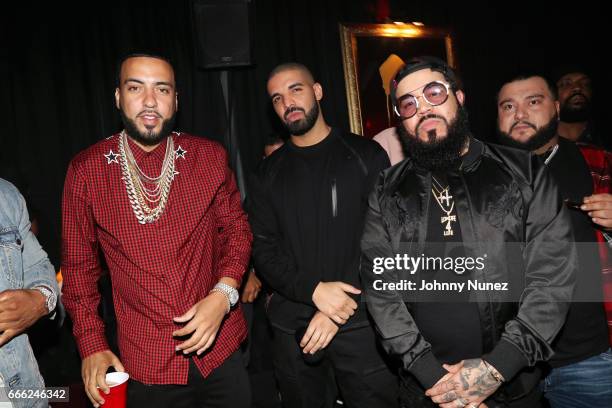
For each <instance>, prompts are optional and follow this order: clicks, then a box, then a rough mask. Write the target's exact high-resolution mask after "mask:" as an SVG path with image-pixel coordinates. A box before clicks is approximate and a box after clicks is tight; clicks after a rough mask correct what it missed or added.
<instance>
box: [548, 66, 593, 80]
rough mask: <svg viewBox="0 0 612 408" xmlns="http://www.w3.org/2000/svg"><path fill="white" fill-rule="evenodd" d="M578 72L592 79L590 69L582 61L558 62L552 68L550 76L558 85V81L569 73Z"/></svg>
mask: <svg viewBox="0 0 612 408" xmlns="http://www.w3.org/2000/svg"><path fill="white" fill-rule="evenodd" d="M577 72H579V73H581V74H584V75H586V76H588V77H589V79H592V78H591V72H590V70H589V69H588V68H587V67H585V66H584V64H582V63H580V62H565V63H561V64H558V65H557V66H555V67H554V68H553V69H552V70H551V72H550V75H549V77H550V79H551V80H552V82H553V83H554V84H555V86H556V85H557V82H559V80H560V79H561V78H563V77H564V76H566V75H567V74H572V73H577Z"/></svg>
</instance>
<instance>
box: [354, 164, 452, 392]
mask: <svg viewBox="0 0 612 408" xmlns="http://www.w3.org/2000/svg"><path fill="white" fill-rule="evenodd" d="M383 184H384V175H383V176H380V177H379V180H378V183H377V185H376V186H375V187H374V190H373V191H372V193H371V194H370V197H369V200H368V210H367V213H366V217H365V225H364V232H363V235H362V238H361V251H362V252H361V254H362V255H361V266H360V272H361V280H362V284H363V285H362V287H363V289H364V292H365V293H364V296H365V300H366V302H367V305H368V311H369V312H370V314H371V315H372V317H373V318H374V322H375V323H376V329H377V331H378V333H379V334H380V337H381V344H382V346H383V348H384V349H385V351H386V352H387V353H389V354H390V355H395V356H399V357H400V359H401V364H402V368H403V369H405V370H407V371H409V372H411V373H412V374H413V375H414V376H416V377H417V379H418V380H419V382H420V383H421V384H422V385H423V386H424V387H425V388H430V387H432V386H433V385H434V384H435V383H436V382H437V381H438V380H439V379H440V378H442V377H443V376H444V375H445V374H446V370H445V369H444V368H443V367H442V363H440V362H439V361H438V359H437V358H436V357H435V356H434V354H433V352H432V351H431V344H429V343H428V342H427V340H425V338H424V337H423V336H422V335H421V332H420V330H419V328H418V327H417V325H416V322H415V321H414V318H413V317H412V315H411V314H410V312H409V311H408V307H407V306H406V304H405V303H404V299H402V297H401V296H400V295H399V293H398V292H397V291H395V290H375V289H374V286H375V285H374V282H375V281H377V280H380V281H381V285H384V284H385V283H391V282H399V281H400V280H401V277H400V276H399V273H398V271H397V270H396V269H385V270H384V272H383V273H380V274H377V273H375V272H374V268H373V266H374V261H375V259H386V258H393V257H394V256H395V251H394V249H393V245H392V240H391V237H390V235H389V233H388V230H387V227H386V225H385V222H384V220H383V216H382V212H381V208H380V199H381V196H382V195H383V194H384V192H383Z"/></svg>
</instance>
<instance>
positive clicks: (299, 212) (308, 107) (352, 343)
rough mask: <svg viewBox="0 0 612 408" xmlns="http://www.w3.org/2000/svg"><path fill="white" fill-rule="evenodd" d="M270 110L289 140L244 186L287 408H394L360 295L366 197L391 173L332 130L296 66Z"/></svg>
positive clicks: (285, 72) (276, 84) (314, 88)
mask: <svg viewBox="0 0 612 408" xmlns="http://www.w3.org/2000/svg"><path fill="white" fill-rule="evenodd" d="M267 88H268V94H269V96H270V99H271V101H272V106H273V108H274V110H275V112H276V114H277V115H278V117H279V118H280V120H281V121H282V123H283V124H284V126H285V127H286V128H287V130H288V131H289V134H290V138H289V140H287V142H286V143H285V144H284V145H283V146H282V147H280V148H279V149H278V150H276V151H275V152H274V153H272V154H271V155H270V156H269V157H267V158H266V159H265V160H264V161H263V162H262V164H261V166H260V167H259V169H258V170H257V172H256V174H254V175H253V177H252V178H251V183H250V189H249V193H248V194H249V195H248V197H247V207H248V211H249V221H250V223H251V227H252V230H253V234H254V242H253V259H254V263H255V270H256V271H257V273H258V274H260V275H261V277H262V278H263V280H265V281H266V282H267V283H268V284H269V285H270V287H271V289H272V290H273V294H272V296H271V297H270V299H269V302H268V305H267V311H268V317H269V319H270V323H271V325H272V327H273V337H274V339H273V341H274V351H273V352H274V367H275V372H276V376H277V380H278V382H279V386H280V392H281V397H282V403H283V406H284V407H287V408H311V407H323V408H329V407H331V406H332V404H333V403H334V401H335V400H336V398H335V397H336V390H335V388H336V387H335V385H334V379H335V383H336V384H337V385H338V389H339V391H340V394H341V398H342V401H343V402H344V405H345V406H347V407H349V408H358V407H364V408H365V407H367V408H372V407H374V408H376V407H380V408H387V407H391V408H393V407H398V405H399V402H398V379H397V377H396V376H395V375H394V374H392V372H391V371H390V370H389V368H388V367H387V364H386V361H385V359H384V358H383V356H384V355H383V354H382V353H381V352H379V350H378V347H377V343H376V336H375V333H374V330H373V328H372V326H371V325H370V322H369V320H368V316H367V314H366V312H365V307H364V306H365V305H363V304H361V302H360V299H359V295H360V293H361V290H360V287H361V285H360V282H359V255H360V251H359V239H360V238H361V233H362V230H363V217H364V214H365V210H366V203H367V196H368V194H369V192H370V190H371V187H372V185H373V183H374V180H375V179H376V177H377V176H378V174H379V173H380V171H381V170H383V169H385V168H387V167H388V166H389V160H388V158H387V154H386V153H385V151H384V150H383V149H382V148H381V147H380V146H379V145H378V144H377V143H375V142H373V141H371V140H368V139H366V138H363V137H360V136H357V135H353V134H350V133H348V132H344V131H342V130H340V129H338V128H333V127H331V126H329V125H328V124H327V123H326V122H325V119H324V118H323V114H322V112H321V109H320V105H319V101H320V100H321V99H322V98H323V88H322V86H321V85H320V84H319V83H317V82H315V81H314V78H313V77H312V74H311V73H310V71H309V70H308V69H307V68H306V67H305V66H303V65H301V64H297V63H287V64H282V65H280V66H278V67H276V68H275V69H274V70H273V71H272V72H271V73H270V76H269V79H268V85H267Z"/></svg>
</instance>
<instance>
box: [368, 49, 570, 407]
mask: <svg viewBox="0 0 612 408" xmlns="http://www.w3.org/2000/svg"><path fill="white" fill-rule="evenodd" d="M392 98H393V102H394V107H395V111H396V114H397V115H398V116H399V118H400V125H399V126H398V127H397V132H398V135H399V136H400V140H401V142H402V145H403V148H404V152H405V154H406V156H407V159H406V160H404V161H403V162H402V163H401V164H398V165H396V166H395V167H393V168H391V169H388V170H386V171H385V172H383V173H382V175H381V176H380V177H379V180H378V182H377V183H376V185H375V187H374V191H373V192H372V194H371V195H370V198H369V209H368V212H367V214H366V221H365V228H364V234H363V237H362V264H361V274H362V284H363V290H364V291H365V293H366V300H367V307H368V310H369V312H370V314H371V315H372V317H373V318H374V321H375V324H376V327H377V329H378V333H379V335H380V337H381V340H382V344H383V348H384V349H385V350H386V351H387V352H388V353H389V354H391V355H394V356H396V357H398V358H399V360H400V362H401V366H402V369H401V372H402V385H403V387H402V400H403V401H402V402H403V404H404V406H419V407H420V406H425V407H428V406H440V407H443V408H452V407H469V408H476V407H483V406H487V407H537V406H539V404H540V399H541V396H540V394H539V391H538V389H537V387H536V385H537V383H538V381H539V378H540V376H541V373H540V372H539V371H538V370H537V369H536V368H535V367H534V366H535V364H536V362H538V361H542V360H546V359H548V358H550V357H551V355H552V348H551V342H552V340H553V339H554V338H555V336H556V334H557V333H558V332H559V330H560V328H561V327H562V325H563V322H564V319H565V314H566V312H567V308H568V302H569V301H570V300H571V295H572V290H573V285H574V283H573V282H574V273H575V268H576V250H575V247H574V245H573V244H572V243H571V240H572V230H571V226H570V221H569V215H568V209H567V208H565V206H564V205H563V203H562V201H561V199H560V197H559V192H558V187H557V185H556V184H555V183H554V181H553V180H552V178H551V177H550V175H549V174H548V172H547V169H546V167H545V166H542V165H540V164H539V163H537V162H535V161H534V160H532V159H531V157H530V155H529V154H528V153H526V152H524V151H519V150H515V149H511V148H507V147H501V146H494V145H486V144H484V143H483V142H481V141H480V140H478V139H476V138H475V137H473V136H472V134H471V132H470V130H469V122H468V118H467V113H466V110H465V108H464V102H465V94H464V93H463V90H462V89H461V86H460V84H459V81H458V79H457V77H456V75H455V73H454V72H453V71H452V69H451V68H450V67H449V66H448V65H447V64H446V63H445V62H444V61H442V60H439V59H437V58H433V57H421V58H416V59H413V60H411V61H409V62H408V63H407V64H406V66H405V67H404V68H403V69H402V70H400V71H399V72H398V73H397V75H396V77H395V79H394V82H393V83H392ZM381 259H382V260H383V262H381ZM398 260H411V261H412V262H413V263H411V264H409V262H396V261H398ZM430 261H431V262H430ZM410 265H413V267H412V268H410Z"/></svg>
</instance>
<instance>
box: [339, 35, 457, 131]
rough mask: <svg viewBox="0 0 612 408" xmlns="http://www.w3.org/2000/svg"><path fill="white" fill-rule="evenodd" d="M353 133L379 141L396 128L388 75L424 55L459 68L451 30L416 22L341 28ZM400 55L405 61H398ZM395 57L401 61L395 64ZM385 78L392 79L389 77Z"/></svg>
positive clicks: (345, 78)
mask: <svg viewBox="0 0 612 408" xmlns="http://www.w3.org/2000/svg"><path fill="white" fill-rule="evenodd" d="M339 28H340V41H341V49H342V64H343V66H344V82H345V85H346V99H347V103H348V110H349V121H350V127H351V132H353V133H356V134H359V135H363V136H367V137H373V136H374V135H376V134H377V133H378V132H380V131H382V130H384V129H386V128H388V127H390V126H392V125H393V122H394V119H393V117H392V116H393V115H392V114H391V110H392V109H390V101H389V97H388V92H389V89H388V86H389V83H388V82H387V83H386V84H385V82H386V81H385V80H384V79H383V77H385V75H386V74H387V73H389V72H395V70H393V71H390V70H389V69H387V70H386V71H385V68H384V67H385V66H386V67H391V66H392V67H394V68H395V67H397V63H398V62H397V61H400V62H401V60H403V61H406V60H408V59H409V58H411V57H416V56H419V55H432V56H435V57H439V58H442V59H444V60H446V61H447V62H448V64H449V65H450V66H451V67H453V68H456V61H455V56H454V52H453V41H452V36H451V32H450V31H449V30H446V29H442V28H430V27H425V26H420V25H415V24H403V23H402V24H397V23H393V24H343V23H340V24H339ZM397 57H399V58H401V60H400V59H398V58H397ZM393 58H395V60H393ZM385 79H389V78H388V75H387V77H385Z"/></svg>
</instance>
